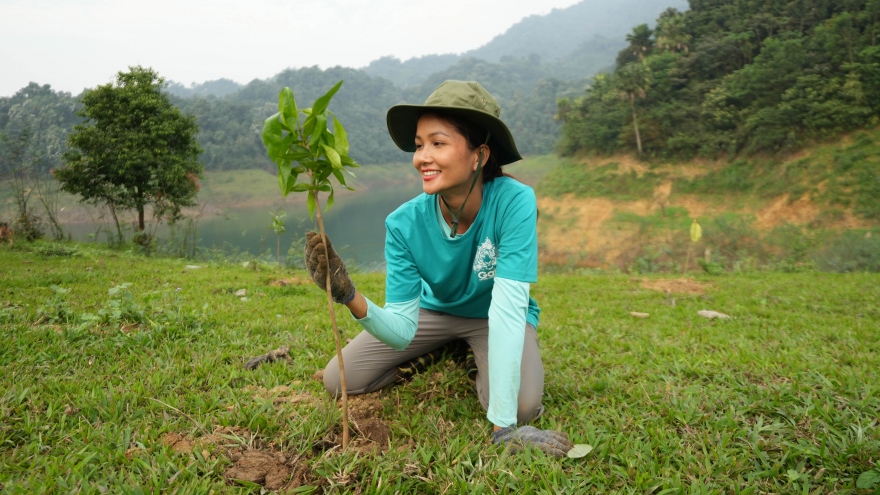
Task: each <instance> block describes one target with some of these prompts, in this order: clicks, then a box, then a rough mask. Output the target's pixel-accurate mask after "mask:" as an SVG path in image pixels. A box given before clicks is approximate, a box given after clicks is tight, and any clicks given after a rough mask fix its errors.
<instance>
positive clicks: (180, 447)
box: [159, 426, 253, 457]
mask: <svg viewBox="0 0 880 495" xmlns="http://www.w3.org/2000/svg"><path fill="white" fill-rule="evenodd" d="M252 440H253V435H252V434H251V432H250V430H248V429H247V428H239V427H236V426H231V427H226V426H224V427H220V428H217V429H215V430H214V431H213V432H212V433H210V434H208V435H202V436H201V437H198V438H195V439H191V438H188V437H186V436H184V435H181V434H180V433H177V432H173V431H172V432H168V433H165V434H163V435H162V436H161V437H160V438H159V441H160V442H161V443H162V444H163V445H165V446H167V447H169V448H171V450H173V451H174V452H177V453H179V454H189V453H191V452H192V451H194V450H203V451H204V452H203V453H204V454H205V457H209V456H210V452H208V450H209V449H210V450H214V449H221V450H225V449H229V448H233V447H236V446H241V445H247V444H248V443H250V442H252Z"/></svg>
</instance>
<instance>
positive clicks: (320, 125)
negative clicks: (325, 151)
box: [309, 113, 327, 150]
mask: <svg viewBox="0 0 880 495" xmlns="http://www.w3.org/2000/svg"><path fill="white" fill-rule="evenodd" d="M325 132H327V114H326V113H319V114H318V115H315V128H314V129H313V130H312V135H311V136H310V137H309V148H310V149H313V150H314V149H317V147H318V144H319V143H320V142H321V138H322V137H324V133H325Z"/></svg>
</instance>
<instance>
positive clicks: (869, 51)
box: [559, 0, 880, 158]
mask: <svg viewBox="0 0 880 495" xmlns="http://www.w3.org/2000/svg"><path fill="white" fill-rule="evenodd" d="M690 3H691V10H690V11H688V12H684V13H680V12H678V11H676V10H674V9H669V10H667V11H666V12H664V13H663V14H662V15H661V16H660V17H659V19H658V20H657V26H656V29H651V28H649V27H648V26H647V25H640V26H637V27H636V28H634V29H633V30H632V32H631V34H630V35H628V36H627V38H626V39H627V42H628V43H629V46H628V47H627V48H625V49H624V50H623V51H622V52H621V53H620V54H619V56H618V59H617V64H618V65H617V69H616V70H615V71H614V73H611V74H606V75H602V76H599V77H597V78H596V80H595V82H594V84H593V85H592V86H591V87H590V88H589V89H588V91H587V94H586V95H585V96H581V97H579V98H577V99H575V100H570V99H562V100H561V101H560V102H559V117H560V118H561V120H562V121H563V122H564V127H563V137H562V141H561V143H560V148H559V149H560V151H561V152H562V153H563V154H574V153H577V152H583V151H597V152H601V153H612V152H616V151H623V150H635V149H636V147H637V136H636V130H637V129H638V130H640V131H641V141H642V145H643V146H644V151H645V152H646V153H648V154H651V155H655V156H675V157H681V158H687V157H691V156H695V155H699V156H707V157H716V156H719V155H722V154H728V155H733V154H739V153H753V152H773V151H778V150H790V149H795V148H798V147H800V146H802V145H803V144H804V143H805V142H808V141H810V140H814V139H822V138H826V137H830V136H834V135H837V134H839V133H840V132H843V131H847V130H851V129H854V128H857V127H859V126H864V125H873V124H876V123H877V121H878V118H877V114H878V112H880V46H878V35H880V0H848V1H845V2H839V1H831V0H788V1H781V2H765V1H762V0H760V1H759V0H724V1H718V0H691V2H690ZM634 67H639V71H641V72H642V73H643V75H644V77H643V83H644V84H643V85H642V87H641V92H640V93H644V97H642V98H638V97H637V98H631V96H632V95H633V93H632V91H629V90H628V89H627V87H629V88H632V84H631V83H632V80H631V79H632V78H631V77H630V76H631V75H632V74H633V73H634V72H636V71H635V70H633V69H634ZM630 105H633V107H634V108H633V109H632V111H629V110H630V109H629V108H627V107H629V106H630ZM635 122H638V125H637V126H636V125H634V124H635Z"/></svg>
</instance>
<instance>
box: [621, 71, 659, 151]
mask: <svg viewBox="0 0 880 495" xmlns="http://www.w3.org/2000/svg"><path fill="white" fill-rule="evenodd" d="M617 84H618V88H619V89H620V95H621V97H623V98H625V99H628V100H629V106H630V108H631V109H632V116H633V128H634V129H635V133H636V146H637V147H638V150H639V155H641V154H642V138H641V136H640V135H639V120H638V118H637V117H636V98H637V97H638V98H644V97H645V94H646V93H647V91H648V88H649V86H650V85H651V69H649V68H648V66H646V65H645V64H639V63H632V64H627V65H625V66H623V67H621V68H620V70H618V71H617Z"/></svg>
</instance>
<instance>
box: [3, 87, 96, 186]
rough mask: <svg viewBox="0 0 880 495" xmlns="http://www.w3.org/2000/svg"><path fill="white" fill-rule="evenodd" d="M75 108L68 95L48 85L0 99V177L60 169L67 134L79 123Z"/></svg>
mask: <svg viewBox="0 0 880 495" xmlns="http://www.w3.org/2000/svg"><path fill="white" fill-rule="evenodd" d="M76 107H77V102H76V100H75V99H74V98H73V97H72V96H71V95H70V93H64V92H55V91H54V90H52V88H51V87H50V86H49V85H48V84H46V85H43V86H40V85H39V84H36V83H31V84H29V85H27V86H25V87H24V88H22V89H20V90H18V91H17V92H16V93H15V94H14V95H12V96H11V97H8V98H0V176H6V175H7V174H11V173H14V172H17V171H25V170H27V171H29V172H30V171H35V172H40V173H45V172H48V171H49V170H51V169H53V168H58V167H60V166H61V163H62V161H61V155H62V153H64V150H65V149H66V145H65V142H66V141H67V133H68V132H70V129H72V128H73V126H74V125H75V124H77V123H79V122H80V120H81V119H80V117H78V116H77V115H76Z"/></svg>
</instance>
